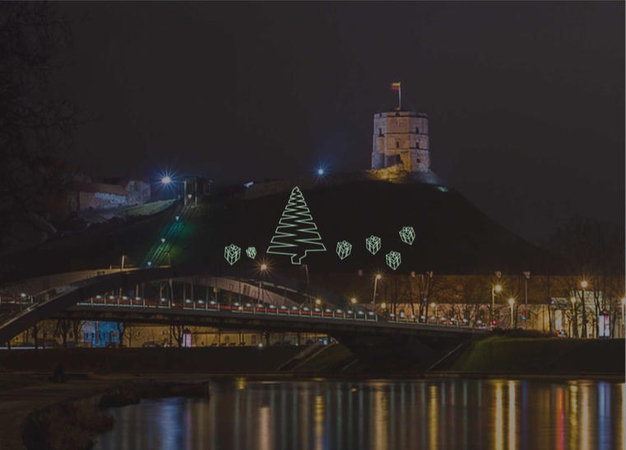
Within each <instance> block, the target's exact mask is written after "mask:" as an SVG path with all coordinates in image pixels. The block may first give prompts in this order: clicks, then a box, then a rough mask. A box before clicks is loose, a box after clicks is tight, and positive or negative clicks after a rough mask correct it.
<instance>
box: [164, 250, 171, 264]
mask: <svg viewBox="0 0 626 450" xmlns="http://www.w3.org/2000/svg"><path fill="white" fill-rule="evenodd" d="M165 256H167V265H168V267H170V266H171V265H172V259H171V257H170V252H165Z"/></svg>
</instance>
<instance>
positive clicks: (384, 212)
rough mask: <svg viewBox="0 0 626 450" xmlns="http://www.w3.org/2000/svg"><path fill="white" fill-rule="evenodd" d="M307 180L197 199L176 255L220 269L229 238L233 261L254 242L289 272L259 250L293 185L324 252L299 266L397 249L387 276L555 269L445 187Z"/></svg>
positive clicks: (337, 266)
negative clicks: (405, 237)
mask: <svg viewBox="0 0 626 450" xmlns="http://www.w3.org/2000/svg"><path fill="white" fill-rule="evenodd" d="M312 180H315V179H306V180H304V179H301V180H297V181H294V182H292V183H290V182H288V181H283V182H281V183H280V185H281V189H273V190H272V189H266V191H269V192H275V193H270V194H267V195H258V194H255V195H250V196H240V197H235V198H230V199H226V200H222V201H219V202H212V203H209V204H205V205H202V206H201V207H200V208H199V210H198V211H197V212H196V213H195V215H194V217H193V218H192V228H193V233H192V234H189V235H188V236H186V237H183V238H182V239H181V240H180V241H179V243H178V244H179V247H178V251H177V252H176V257H177V258H178V259H177V261H180V262H189V263H196V264H212V265H213V267H215V268H216V269H218V268H219V270H222V271H228V269H229V268H230V266H229V264H228V263H227V262H226V261H225V259H224V256H223V254H224V247H225V246H226V245H230V244H235V245H237V246H238V247H240V248H241V249H242V252H241V260H240V261H239V262H237V263H236V264H234V265H233V268H242V269H243V268H244V267H249V268H250V267H252V266H253V265H252V261H251V260H250V259H249V258H247V256H246V255H245V252H244V250H245V249H246V248H247V247H249V246H254V247H255V248H256V250H257V252H259V256H258V257H257V259H259V258H261V259H267V260H268V261H269V264H270V265H271V266H272V267H274V268H276V269H280V270H281V271H289V270H290V269H291V270H294V269H296V270H297V269H298V267H299V266H294V265H293V264H292V262H291V259H290V258H289V257H288V256H284V255H276V254H266V251H267V249H268V245H269V244H270V242H271V240H272V237H273V236H274V235H275V234H276V228H277V226H278V224H279V220H280V219H281V216H282V214H283V211H284V210H285V207H286V205H287V203H288V201H289V197H290V191H291V189H292V188H293V187H296V185H297V184H296V183H298V184H299V185H300V186H306V187H303V188H301V190H302V193H303V196H304V199H305V201H306V204H307V206H308V208H309V210H310V213H311V215H312V218H313V222H314V224H315V225H316V227H317V231H318V232H319V235H320V236H321V239H322V242H323V244H324V245H325V247H326V249H327V251H325V252H315V253H309V254H308V255H307V256H306V257H305V258H304V259H302V264H306V265H307V266H308V269H309V270H311V271H316V272H319V271H324V272H332V273H346V272H353V273H354V272H357V271H359V270H362V271H375V270H380V269H384V270H386V271H388V272H392V270H391V269H390V268H389V267H388V266H387V265H386V264H385V254H387V253H388V252H390V251H397V252H399V253H400V254H401V264H400V266H399V267H398V268H397V269H396V271H395V272H396V273H410V272H416V273H423V272H425V271H436V272H438V273H446V274H489V273H493V272H494V271H496V270H499V271H502V272H518V273H521V272H522V271H524V270H531V271H533V273H549V272H554V271H555V270H557V265H556V261H555V260H554V258H553V257H552V256H551V255H550V254H548V253H546V252H545V251H544V250H542V249H540V248H538V247H536V246H534V245H533V244H531V243H529V242H527V241H525V240H523V239H522V238H520V237H519V236H517V235H515V234H513V233H511V232H509V231H508V230H506V229H505V228H503V227H502V226H500V225H499V224H498V223H496V222H494V221H493V220H491V219H490V218H489V217H487V216H486V215H485V214H483V213H482V212H481V211H480V210H479V209H478V208H476V207H475V206H474V205H473V204H472V203H471V202H469V201H468V200H467V199H466V198H465V197H463V196H462V195H461V194H460V193H459V192H457V191H455V190H454V189H450V188H447V187H445V186H442V185H439V184H429V183H424V182H420V181H415V180H414V179H413V178H411V177H407V176H405V177H397V178H396V179H388V180H380V179H378V180H377V179H368V178H365V177H354V176H346V177H345V180H344V181H343V182H342V181H341V180H337V179H334V180H332V181H325V180H318V181H317V182H315V181H312ZM260 190H261V191H263V189H262V188H260ZM277 190H278V191H279V192H276V191H277ZM300 226H302V227H303V226H304V225H302V224H299V225H298V227H300ZM407 226H409V227H413V229H414V230H415V234H416V237H415V240H414V242H413V244H412V245H409V244H407V243H404V242H402V241H401V239H400V236H399V231H400V230H401V229H402V228H403V227H407ZM296 228H297V227H292V228H290V229H289V231H293V230H294V229H296ZM371 235H375V236H378V237H380V238H381V243H382V245H381V249H380V251H379V252H378V253H377V254H375V255H373V254H372V253H370V252H369V251H368V250H367V249H366V247H365V239H366V238H368V237H369V236H371ZM343 240H346V241H348V242H349V243H350V244H351V245H352V250H351V254H350V255H349V256H348V257H346V258H345V259H343V260H342V259H340V258H339V256H338V255H337V253H336V252H335V249H336V245H337V243H338V242H339V241H343ZM218 261H219V263H218Z"/></svg>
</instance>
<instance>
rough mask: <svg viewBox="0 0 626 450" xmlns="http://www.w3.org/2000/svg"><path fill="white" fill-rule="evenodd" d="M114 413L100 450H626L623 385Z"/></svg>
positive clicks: (447, 386) (261, 390) (257, 396)
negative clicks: (114, 422) (113, 418)
mask: <svg viewBox="0 0 626 450" xmlns="http://www.w3.org/2000/svg"><path fill="white" fill-rule="evenodd" d="M211 393H212V398H211V400H210V401H207V400H203V399H183V398H174V399H161V400H145V401H142V402H141V403H140V404H139V405H131V406H127V407H124V408H118V409H113V410H111V412H112V414H113V415H114V416H115V418H116V426H115V428H114V429H113V431H111V432H109V433H107V434H106V435H103V436H102V437H101V438H100V440H99V442H98V444H97V445H96V447H95V449H96V450H113V449H115V450H136V449H153V450H174V449H176V450H196V449H197V450H200V449H215V450H217V449H238V450H245V449H262V450H270V449H271V450H274V449H284V450H293V449H302V450H309V449H310V450H318V449H319V450H331V449H336V450H350V449H355V450H356V449H358V450H364V449H376V450H387V449H393V450H396V449H397V450H409V449H411V450H415V449H420V450H421V449H424V450H435V449H437V450H440V449H454V450H457V449H468V450H470V449H477V448H479V449H493V450H531V449H555V450H565V449H567V450H614V449H624V442H625V438H624V436H625V427H624V419H625V418H626V404H625V397H626V391H625V385H624V384H623V383H619V384H618V383H606V382H591V381H573V382H569V383H565V382H564V383H547V382H539V381H515V380H418V381H380V380H379V381H368V382H347V381H342V382H335V381H324V380H315V381H306V382H280V383H277V382H272V383H267V382H265V383H263V382H250V381H246V380H245V379H237V380H234V381H233V382H219V383H213V384H212V387H211Z"/></svg>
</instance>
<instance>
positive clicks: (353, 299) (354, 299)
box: [350, 297, 356, 305]
mask: <svg viewBox="0 0 626 450" xmlns="http://www.w3.org/2000/svg"><path fill="white" fill-rule="evenodd" d="M350 303H351V304H353V305H356V298H355V297H352V298H351V299H350Z"/></svg>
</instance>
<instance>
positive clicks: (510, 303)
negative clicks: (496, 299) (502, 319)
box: [509, 297, 515, 328]
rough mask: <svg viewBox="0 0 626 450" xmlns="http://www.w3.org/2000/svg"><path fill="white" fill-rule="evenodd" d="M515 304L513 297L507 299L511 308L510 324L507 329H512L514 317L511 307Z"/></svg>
mask: <svg viewBox="0 0 626 450" xmlns="http://www.w3.org/2000/svg"><path fill="white" fill-rule="evenodd" d="M514 304H515V299H514V298H513V297H511V298H510V299H509V306H511V323H510V324H509V328H513V322H514V320H513V319H514V317H513V305H514Z"/></svg>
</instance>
